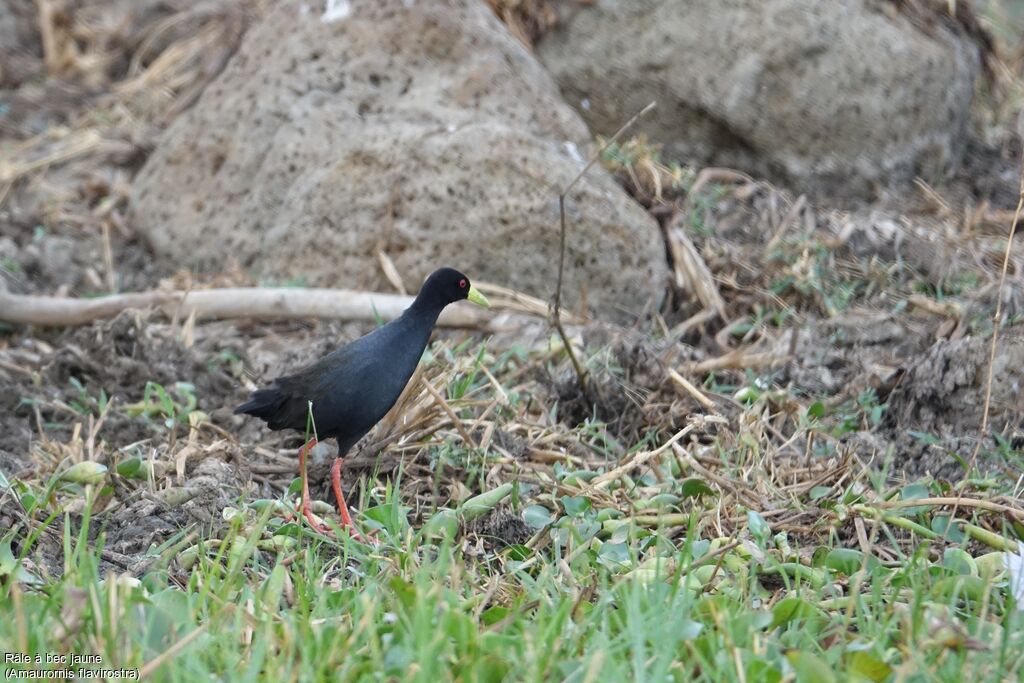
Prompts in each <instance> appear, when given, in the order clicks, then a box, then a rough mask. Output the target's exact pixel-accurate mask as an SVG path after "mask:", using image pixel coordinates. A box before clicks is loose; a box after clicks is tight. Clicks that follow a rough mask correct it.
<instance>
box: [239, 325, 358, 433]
mask: <svg viewBox="0 0 1024 683" xmlns="http://www.w3.org/2000/svg"><path fill="white" fill-rule="evenodd" d="M357 341H358V340H357ZM353 343H354V342H353ZM353 343H350V344H346V345H345V346H342V347H341V348H340V349H335V350H334V351H332V352H331V353H329V354H327V355H326V356H324V357H323V358H321V359H320V360H318V361H316V362H314V363H311V364H310V365H307V366H306V367H304V368H302V369H301V370H298V371H297V372H294V373H292V374H290V375H285V376H283V377H278V378H276V379H275V380H274V381H273V382H272V383H271V385H270V386H268V387H264V388H262V389H257V390H256V391H254V392H252V395H251V396H250V397H249V400H248V401H246V402H245V403H243V404H242V405H240V406H238V407H237V408H235V411H234V412H235V413H236V414H239V413H245V414H247V415H252V416H253V417H258V418H260V419H261V420H263V421H264V422H266V423H267V426H268V427H270V428H271V429H273V430H279V429H295V430H298V431H305V429H306V426H307V423H308V419H309V402H310V401H312V402H313V403H314V404H316V403H318V402H319V401H320V400H321V399H322V398H323V395H324V394H325V393H326V392H327V391H328V389H329V383H330V375H331V372H330V370H331V368H337V367H339V366H342V367H343V366H344V365H345V363H346V360H347V359H348V358H349V356H351V352H352V349H351V348H350V347H352V345H353ZM314 414H315V412H314Z"/></svg>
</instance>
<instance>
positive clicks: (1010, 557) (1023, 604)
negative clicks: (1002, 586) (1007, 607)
mask: <svg viewBox="0 0 1024 683" xmlns="http://www.w3.org/2000/svg"><path fill="white" fill-rule="evenodd" d="M1003 561H1004V562H1006V573H1007V574H1008V575H1009V578H1010V582H1009V583H1010V586H1009V588H1010V594H1011V595H1013V598H1014V600H1015V601H1016V603H1017V611H1018V612H1024V543H1018V544H1017V552H1015V553H1010V552H1007V553H1003Z"/></svg>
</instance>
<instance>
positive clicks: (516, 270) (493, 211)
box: [131, 0, 666, 314]
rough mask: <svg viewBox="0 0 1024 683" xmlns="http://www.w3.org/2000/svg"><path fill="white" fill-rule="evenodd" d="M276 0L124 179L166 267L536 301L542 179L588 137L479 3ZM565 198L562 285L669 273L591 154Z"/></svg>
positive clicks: (546, 253) (551, 241) (592, 291)
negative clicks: (454, 271)
mask: <svg viewBox="0 0 1024 683" xmlns="http://www.w3.org/2000/svg"><path fill="white" fill-rule="evenodd" d="M328 5H330V6H333V7H334V12H333V13H327V14H325V13H324V3H322V2H317V3H312V2H298V1H295V0H288V1H285V2H278V3H275V5H274V6H273V8H272V9H270V11H269V12H268V14H267V15H266V16H265V17H264V18H263V19H262V20H261V22H260V23H259V24H257V25H256V26H254V27H253V28H252V29H251V30H250V31H249V33H248V34H247V35H246V38H245V40H244V42H243V44H242V46H241V47H240V48H239V51H238V53H237V54H236V55H235V57H234V58H233V59H232V60H231V62H230V63H229V64H228V66H227V67H226V68H225V70H224V72H223V73H222V74H221V76H220V77H219V78H218V79H217V80H216V81H214V82H213V83H212V84H211V85H210V86H209V87H208V88H207V89H206V91H205V92H204V93H203V95H202V97H201V98H200V100H199V101H198V103H197V104H196V105H195V107H193V108H192V109H191V110H189V111H188V112H186V113H185V114H183V115H182V116H181V117H179V118H178V119H177V120H176V121H175V122H174V124H173V125H172V126H171V128H170V129H169V130H168V131H167V133H166V136H165V137H164V139H163V140H162V141H161V142H160V143H159V144H158V146H157V149H156V151H155V152H154V154H153V155H152V156H151V157H150V158H149V159H148V161H147V163H146V164H145V166H144V168H143V169H142V170H141V171H140V174H139V175H138V177H137V179H136V180H135V182H134V185H133V190H132V197H131V203H132V211H133V214H132V215H133V220H134V222H135V224H136V225H137V227H138V229H139V230H140V231H141V233H142V234H143V235H144V236H145V237H146V238H147V239H148V241H149V243H150V244H151V246H152V248H153V250H154V251H155V253H156V254H157V255H158V256H159V257H160V258H161V259H162V260H163V261H164V263H165V264H169V265H171V266H173V267H198V268H200V269H219V268H223V267H224V265H225V264H226V262H228V261H229V260H232V259H234V260H237V262H239V263H240V264H241V265H242V266H243V267H246V268H248V269H250V271H251V272H252V273H253V274H254V275H256V276H257V277H261V278H264V279H265V280H271V281H275V280H276V281H283V280H294V279H296V278H301V279H303V280H304V281H305V282H307V283H308V284H310V285H317V286H339V287H368V288H381V289H385V288H388V285H387V283H386V280H385V279H384V276H383V275H382V273H381V269H380V266H379V263H378V259H377V258H376V252H377V249H378V248H383V250H384V251H385V252H386V253H387V254H388V255H389V256H390V257H391V258H392V260H393V261H394V262H395V264H396V266H397V267H398V270H399V271H400V273H401V274H402V276H403V277H404V279H405V283H406V284H407V285H408V286H410V288H413V289H415V288H416V287H418V286H419V284H420V282H422V279H423V278H424V277H425V276H426V275H427V274H428V273H429V272H430V271H431V270H432V269H433V268H435V267H437V266H439V265H442V264H448V265H452V266H455V267H458V268H460V269H462V270H464V271H465V272H466V273H468V274H469V275H470V277H473V278H475V279H478V280H486V281H492V282H496V283H500V284H502V285H506V286H510V287H513V288H516V289H519V290H522V291H526V292H529V293H531V294H534V295H538V296H543V297H546V296H549V295H550V293H551V292H552V290H553V286H554V282H555V276H556V272H557V261H556V257H557V247H558V201H557V193H558V190H557V188H559V187H561V186H562V185H564V184H565V183H567V182H568V181H569V180H570V179H571V178H572V177H573V176H575V174H576V173H577V172H578V171H579V170H580V169H581V168H582V165H583V157H585V156H586V155H588V154H589V153H590V144H589V133H588V131H587V129H586V126H585V125H584V124H583V122H582V121H581V120H580V118H579V117H578V116H577V115H576V114H575V113H574V112H573V111H572V109H571V108H570V107H568V106H567V105H566V104H564V103H563V102H562V100H561V97H560V94H559V92H558V88H557V87H556V85H555V84H554V82H553V81H552V80H551V79H550V77H549V76H548V75H547V73H546V72H545V71H544V69H543V68H542V67H541V66H540V65H539V64H538V63H537V62H536V60H535V59H534V58H533V57H532V56H531V55H530V54H529V53H528V52H527V51H526V49H525V48H524V47H523V46H522V45H521V44H520V43H519V42H518V41H516V40H515V39H514V38H513V37H512V36H511V35H509V33H508V32H507V31H506V29H505V28H504V26H503V25H502V24H501V23H500V22H498V20H497V19H496V18H495V17H494V16H493V15H492V14H491V12H490V11H489V10H488V9H487V7H486V6H485V5H484V4H483V3H481V2H478V1H477V0H416V2H404V1H403V0H386V1H382V2H372V3H371V2H360V3H341V2H334V3H328ZM577 188H578V189H577V191H576V192H574V194H573V195H572V197H571V200H570V218H569V220H570V230H571V236H570V250H569V254H568V261H567V266H568V267H567V289H566V293H567V295H568V297H569V299H570V300H575V299H578V296H579V294H580V293H581V292H582V291H585V292H586V301H587V303H588V306H589V307H590V308H591V309H593V310H597V311H600V312H603V313H606V314H607V313H611V314H615V312H617V311H621V310H623V309H625V310H636V309H637V308H638V307H640V306H642V305H643V304H644V303H645V302H646V301H647V299H648V298H649V297H650V296H651V295H652V292H658V291H660V289H661V287H660V285H661V284H662V282H663V280H664V278H665V273H666V266H665V261H664V255H663V253H664V251H663V246H662V242H661V238H660V234H659V231H658V227H657V225H656V223H655V222H654V221H653V220H652V219H651V218H650V217H649V216H648V215H647V214H646V213H645V212H644V211H643V210H642V209H641V208H640V207H639V206H638V205H636V204H635V203H634V202H633V201H632V200H631V199H629V198H628V197H627V196H626V195H625V194H624V192H623V191H622V190H621V189H620V188H619V187H618V186H617V185H616V184H615V183H614V181H613V180H612V179H611V178H610V176H608V175H607V174H606V173H605V172H603V171H602V170H601V169H600V168H595V169H592V171H591V172H590V173H589V174H588V176H587V178H586V179H585V180H584V181H583V182H581V183H580V184H579V185H578V186H577Z"/></svg>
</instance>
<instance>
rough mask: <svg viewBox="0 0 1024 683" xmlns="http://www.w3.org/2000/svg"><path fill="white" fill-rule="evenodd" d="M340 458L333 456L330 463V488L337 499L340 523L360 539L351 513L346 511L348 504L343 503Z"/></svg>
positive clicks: (353, 536) (355, 537)
mask: <svg viewBox="0 0 1024 683" xmlns="http://www.w3.org/2000/svg"><path fill="white" fill-rule="evenodd" d="M341 465H342V462H341V458H335V459H334V464H333V465H331V488H332V489H334V497H335V498H337V499H338V513H339V514H341V525H342V526H345V527H348V528H349V531H350V533H351V534H352V538H354V539H356V540H357V541H362V540H363V537H362V536H360V535H359V532H358V531H357V530H356V525H355V522H353V521H352V515H350V514H349V512H348V505H346V504H345V494H344V493H342V491H341Z"/></svg>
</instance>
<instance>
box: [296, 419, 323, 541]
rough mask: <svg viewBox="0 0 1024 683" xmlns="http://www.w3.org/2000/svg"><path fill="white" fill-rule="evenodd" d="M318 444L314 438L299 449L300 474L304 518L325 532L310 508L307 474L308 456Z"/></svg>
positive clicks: (318, 529)
mask: <svg viewBox="0 0 1024 683" xmlns="http://www.w3.org/2000/svg"><path fill="white" fill-rule="evenodd" d="M316 444H317V441H316V437H313V438H312V439H310V440H309V441H307V442H306V443H305V445H304V446H303V447H302V448H300V449H299V472H300V473H301V476H302V516H303V517H305V518H306V521H307V522H309V524H310V526H312V527H313V528H314V529H316V530H317V531H320V532H323V531H325V530H326V529H327V527H326V526H325V525H324V524H323V522H321V521H320V520H318V519H317V518H316V517H315V516H313V509H312V507H311V506H310V501H309V476H308V475H307V474H306V454H307V453H309V451H310V450H311V449H312V448H313V446H316Z"/></svg>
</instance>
